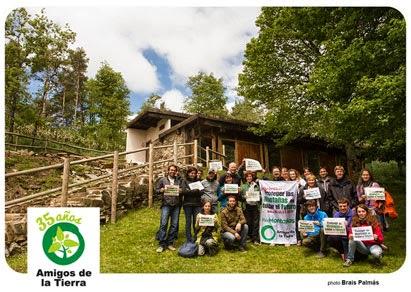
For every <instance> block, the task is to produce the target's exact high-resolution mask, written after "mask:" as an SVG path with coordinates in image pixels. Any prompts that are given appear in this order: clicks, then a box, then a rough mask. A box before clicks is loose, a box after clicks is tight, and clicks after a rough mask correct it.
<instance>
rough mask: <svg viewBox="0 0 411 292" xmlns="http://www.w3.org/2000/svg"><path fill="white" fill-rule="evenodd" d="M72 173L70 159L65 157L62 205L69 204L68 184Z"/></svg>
mask: <svg viewBox="0 0 411 292" xmlns="http://www.w3.org/2000/svg"><path fill="white" fill-rule="evenodd" d="M69 175H70V159H69V158H67V157H64V168H63V184H62V186H61V206H62V207H66V206H67V194H68V184H69Z"/></svg>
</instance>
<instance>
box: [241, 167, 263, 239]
mask: <svg viewBox="0 0 411 292" xmlns="http://www.w3.org/2000/svg"><path fill="white" fill-rule="evenodd" d="M244 176H245V180H246V182H245V183H243V184H242V185H241V189H240V194H241V197H242V200H243V201H245V218H246V220H247V223H248V227H249V228H248V236H249V237H250V239H251V241H252V242H253V243H254V244H256V245H258V244H260V239H259V224H260V205H261V194H260V188H259V186H258V184H256V182H255V180H256V177H255V174H254V173H253V172H251V171H246V172H245V174H244Z"/></svg>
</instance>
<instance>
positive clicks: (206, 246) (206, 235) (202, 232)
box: [195, 200, 220, 256]
mask: <svg viewBox="0 0 411 292" xmlns="http://www.w3.org/2000/svg"><path fill="white" fill-rule="evenodd" d="M202 203H203V207H202V209H201V211H200V213H198V214H197V218H196V224H195V228H196V233H197V241H196V243H197V244H198V255H200V256H202V255H204V254H208V255H210V256H213V255H215V254H216V253H217V252H218V239H219V231H220V223H219V221H218V216H217V214H215V213H214V212H213V208H212V204H211V202H210V201H208V200H203V202H202ZM204 215H206V216H212V218H213V222H214V225H213V226H201V225H202V224H201V223H200V219H201V216H204Z"/></svg>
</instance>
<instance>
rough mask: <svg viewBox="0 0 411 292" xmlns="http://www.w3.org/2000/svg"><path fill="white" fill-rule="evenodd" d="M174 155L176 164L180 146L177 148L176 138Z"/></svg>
mask: <svg viewBox="0 0 411 292" xmlns="http://www.w3.org/2000/svg"><path fill="white" fill-rule="evenodd" d="M173 156H174V164H175V165H177V158H178V148H177V141H176V140H174V144H173Z"/></svg>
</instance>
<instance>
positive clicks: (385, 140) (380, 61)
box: [238, 7, 405, 163]
mask: <svg viewBox="0 0 411 292" xmlns="http://www.w3.org/2000/svg"><path fill="white" fill-rule="evenodd" d="M256 24H257V26H258V27H259V28H260V32H259V35H258V36H257V37H256V38H253V39H252V40H251V42H250V43H249V44H247V48H246V51H245V60H244V70H243V72H242V73H241V74H240V76H239V90H238V91H239V95H242V96H244V97H246V98H247V99H250V100H251V101H258V102H261V103H262V104H263V105H265V106H266V108H267V110H268V113H267V115H266V117H265V119H264V122H263V123H262V126H261V128H260V129H259V130H260V131H261V132H264V133H273V132H281V133H286V134H285V135H284V138H283V139H282V140H281V142H282V143H285V142H287V141H290V140H293V139H295V138H297V137H301V136H311V137H317V138H321V139H325V140H326V141H328V142H330V143H332V144H334V145H339V146H343V147H345V149H346V151H347V155H348V156H349V157H348V158H349V160H350V162H351V163H352V162H353V160H355V159H356V156H357V155H362V156H365V157H367V158H370V159H375V158H379V159H382V160H389V159H396V160H403V159H405V106H404V105H405V20H404V18H403V16H402V15H401V14H400V13H399V12H398V11H397V10H395V9H392V8H368V7H367V8H272V7H269V8H263V9H262V12H261V14H260V16H259V17H258V19H257V21H256ZM355 149H357V150H358V149H359V150H360V152H356V150H355Z"/></svg>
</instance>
